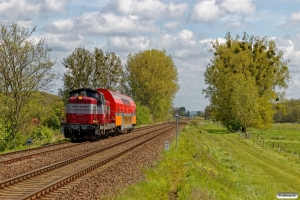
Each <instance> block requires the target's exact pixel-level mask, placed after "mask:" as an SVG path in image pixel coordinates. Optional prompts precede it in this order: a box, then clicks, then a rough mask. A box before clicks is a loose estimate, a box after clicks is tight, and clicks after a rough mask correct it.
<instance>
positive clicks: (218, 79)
mask: <svg viewBox="0 0 300 200" xmlns="http://www.w3.org/2000/svg"><path fill="white" fill-rule="evenodd" d="M225 39H226V42H225V43H224V44H220V43H219V42H218V41H216V42H212V43H211V44H212V47H213V48H212V49H211V50H210V52H212V53H213V54H214V57H213V58H212V59H211V61H210V63H209V64H208V65H207V68H206V71H205V73H204V76H205V83H206V84H208V87H207V88H206V89H204V90H203V93H205V94H206V97H207V98H209V99H210V102H211V108H212V112H211V114H212V115H213V118H214V119H215V120H217V121H220V122H221V123H222V124H223V125H224V126H226V127H227V128H229V129H235V128H237V127H242V130H243V131H244V132H246V130H247V128H248V127H257V128H267V127H269V126H270V123H271V121H272V118H273V110H272V103H274V102H276V101H279V100H281V99H280V98H279V97H280V95H281V94H279V93H277V92H276V91H275V88H277V87H278V88H287V87H288V86H287V82H288V80H289V78H290V77H289V71H288V67H287V61H285V62H284V61H281V59H282V58H283V52H282V51H278V50H277V48H276V44H275V42H274V41H273V40H267V38H265V37H264V38H260V37H254V36H251V37H249V36H248V35H247V34H246V33H244V35H243V38H242V39H240V37H239V36H237V37H236V38H235V39H234V38H232V37H231V35H230V33H228V34H227V35H226V37H225Z"/></svg>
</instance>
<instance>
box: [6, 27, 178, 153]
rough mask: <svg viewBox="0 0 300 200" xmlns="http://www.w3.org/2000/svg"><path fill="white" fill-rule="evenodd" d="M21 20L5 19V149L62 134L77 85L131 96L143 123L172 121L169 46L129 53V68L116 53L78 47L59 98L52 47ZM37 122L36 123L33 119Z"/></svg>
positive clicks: (173, 74) (173, 75) (174, 83)
mask: <svg viewBox="0 0 300 200" xmlns="http://www.w3.org/2000/svg"><path fill="white" fill-rule="evenodd" d="M34 32H35V28H33V29H32V30H29V29H27V28H24V27H22V26H20V25H18V24H17V23H0V96H1V104H0V111H1V112H0V151H1V150H5V149H11V148H15V149H16V147H18V146H20V145H22V144H23V143H24V141H26V138H28V137H31V138H33V139H34V140H35V141H42V140H43V141H46V140H47V141H48V140H51V138H52V137H54V136H55V134H56V133H58V130H59V127H60V118H61V113H62V110H63V108H64V105H65V104H66V99H67V97H68V93H69V92H70V91H71V90H73V89H77V88H83V87H86V88H92V89H95V88H101V87H102V88H107V89H111V90H114V91H118V92H121V93H124V94H127V95H128V96H131V97H132V98H133V99H134V101H135V102H136V104H137V116H138V118H137V120H138V123H139V124H144V123H151V122H158V121H162V120H167V118H168V117H170V116H169V115H170V112H169V110H171V109H172V108H173V99H174V98H175V94H176V92H177V91H178V89H179V84H178V74H177V68H176V66H175V64H174V62H173V59H172V57H171V56H170V55H168V54H167V52H166V51H165V50H158V49H151V50H145V51H140V52H137V53H132V54H129V55H128V58H127V61H126V64H125V66H123V65H122V62H121V59H120V57H119V56H117V55H116V54H115V53H114V52H104V51H103V50H102V49H100V48H97V47H96V48H94V50H93V51H89V50H88V49H86V48H84V47H78V48H76V49H75V50H74V51H73V52H72V53H71V54H70V55H68V56H67V57H66V58H64V59H63V62H62V66H63V67H64V68H65V73H64V74H63V75H62V80H63V86H62V87H61V88H60V89H59V96H55V95H50V94H48V93H46V92H48V91H49V89H50V88H51V86H52V83H53V81H54V80H57V79H58V78H59V76H58V74H56V73H54V72H53V70H52V67H53V66H54V65H55V64H56V62H55V61H53V60H52V59H51V58H50V52H51V51H52V49H51V48H50V47H48V45H47V42H46V41H45V40H44V39H42V38H41V39H39V40H36V39H33V37H32V34H33V33H34ZM33 120H34V122H33Z"/></svg>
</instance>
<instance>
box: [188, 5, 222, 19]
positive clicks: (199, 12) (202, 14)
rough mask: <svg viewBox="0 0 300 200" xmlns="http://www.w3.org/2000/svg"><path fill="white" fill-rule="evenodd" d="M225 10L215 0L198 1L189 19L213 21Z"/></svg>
mask: <svg viewBox="0 0 300 200" xmlns="http://www.w3.org/2000/svg"><path fill="white" fill-rule="evenodd" d="M222 15H224V12H223V11H222V10H221V9H220V8H219V6H218V5H216V1H215V0H205V1H200V2H198V3H197V4H196V5H195V6H194V7H193V10H192V13H191V14H190V17H189V19H190V20H191V21H194V22H211V21H215V20H217V19H219V18H220V17H221V16H222Z"/></svg>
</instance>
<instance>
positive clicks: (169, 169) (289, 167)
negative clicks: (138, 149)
mask: <svg viewBox="0 0 300 200" xmlns="http://www.w3.org/2000/svg"><path fill="white" fill-rule="evenodd" d="M174 145H175V142H173V143H172V144H171V149H170V151H166V152H163V153H162V159H161V160H160V162H158V163H157V164H156V165H155V167H154V168H148V169H145V170H144V172H145V175H146V180H145V181H143V182H140V183H137V184H134V185H132V186H130V187H129V188H126V189H125V190H123V191H121V194H120V195H119V196H116V197H113V199H122V200H126V199H130V200H132V199H139V200H140V199H144V200H148V199H149V200H150V199H151V200H152V199H184V200H185V199H195V200H196V199H197V200H198V199H209V200H214V199H230V200H231V199H255V200H257V199H264V200H265V199H276V194H277V193H278V192H299V188H300V172H299V170H298V169H299V167H300V164H299V158H295V157H293V156H288V155H283V154H281V153H279V152H276V151H273V150H272V149H267V148H263V147H261V146H260V145H257V144H256V143H253V142H252V141H250V140H245V139H242V138H240V137H239V135H238V134H233V133H227V130H226V129H224V128H222V127H219V126H218V125H215V124H211V123H209V122H206V123H203V122H200V123H199V122H196V121H192V122H191V123H189V124H188V125H187V126H186V127H185V128H184V129H183V130H182V131H181V132H180V134H179V139H178V148H177V149H176V148H175V146H174ZM103 198H104V199H105V197H103ZM110 199H111V198H110Z"/></svg>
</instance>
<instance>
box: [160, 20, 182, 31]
mask: <svg viewBox="0 0 300 200" xmlns="http://www.w3.org/2000/svg"><path fill="white" fill-rule="evenodd" d="M179 24H180V23H179V22H178V21H172V22H167V23H165V24H164V27H165V28H166V29H174V28H176V27H177V26H178V25H179Z"/></svg>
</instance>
